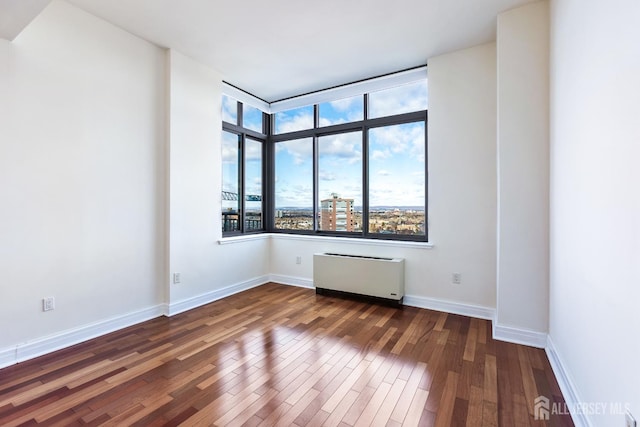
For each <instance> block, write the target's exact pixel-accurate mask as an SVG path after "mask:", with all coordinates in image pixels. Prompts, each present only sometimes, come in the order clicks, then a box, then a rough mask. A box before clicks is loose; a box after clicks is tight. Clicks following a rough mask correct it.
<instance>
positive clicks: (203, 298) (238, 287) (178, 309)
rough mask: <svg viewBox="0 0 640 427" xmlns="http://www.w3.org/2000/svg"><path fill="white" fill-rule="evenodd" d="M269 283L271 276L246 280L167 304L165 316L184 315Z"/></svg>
mask: <svg viewBox="0 0 640 427" xmlns="http://www.w3.org/2000/svg"><path fill="white" fill-rule="evenodd" d="M269 281H270V280H269V276H267V275H265V276H259V277H255V278H253V279H250V280H245V281H244V282H240V283H236V284H235V285H231V286H227V287H225V288H222V289H216V290H213V291H211V292H207V293H204V294H201V295H197V296H195V297H191V298H187V299H184V300H182V301H178V302H175V303H172V304H167V306H166V309H165V313H164V314H165V316H168V317H171V316H175V315H176V314H180V313H184V312H185V311H189V310H192V309H194V308H198V307H200V306H203V305H205V304H209V303H211V302H214V301H217V300H219V299H222V298H225V297H228V296H231V295H234V294H237V293H238V292H242V291H246V290H248V289H251V288H255V287H257V286H260V285H264V284H265V283H268V282H269Z"/></svg>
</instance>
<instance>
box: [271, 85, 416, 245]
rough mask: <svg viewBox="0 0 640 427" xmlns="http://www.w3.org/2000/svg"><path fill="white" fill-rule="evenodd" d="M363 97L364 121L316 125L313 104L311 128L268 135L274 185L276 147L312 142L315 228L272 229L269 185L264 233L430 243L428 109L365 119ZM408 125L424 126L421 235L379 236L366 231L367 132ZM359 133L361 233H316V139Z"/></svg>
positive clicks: (316, 107) (367, 197) (365, 97)
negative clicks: (267, 214) (301, 140)
mask: <svg viewBox="0 0 640 427" xmlns="http://www.w3.org/2000/svg"><path fill="white" fill-rule="evenodd" d="M362 96H363V97H364V117H365V118H364V119H363V120H358V121H353V122H348V123H340V124H336V125H330V126H324V127H320V126H319V105H320V104H319V103H317V104H314V106H313V108H314V127H313V128H311V129H305V130H299V131H295V132H288V133H280V134H276V135H271V134H270V135H269V136H268V140H267V149H268V153H267V158H268V159H269V160H268V161H269V168H268V169H269V171H268V176H267V181H268V182H269V183H273V182H275V146H276V144H278V143H279V142H284V141H290V140H295V139H302V138H312V140H313V217H314V228H313V230H294V229H282V228H276V227H275V218H274V216H275V215H274V213H275V208H276V207H275V188H274V186H273V185H272V186H270V187H269V190H270V192H269V193H268V194H267V211H268V212H269V213H270V218H269V222H268V224H267V231H268V232H270V233H279V234H300V235H311V236H332V237H346V238H366V239H377V240H396V241H411V242H428V241H429V227H428V221H429V218H428V191H429V190H428V189H429V185H428V179H429V178H428V177H429V175H428V164H429V162H428V149H427V148H428V126H427V123H428V110H419V111H414V112H409V113H402V114H395V115H391V116H384V117H377V118H374V119H369V118H368V94H364V95H362ZM270 120H271V122H272V125H273V120H275V114H272V115H271V116H270ZM407 123H424V141H425V147H424V149H425V161H424V177H425V186H424V215H425V224H424V231H425V232H424V234H411V235H407V234H382V233H371V232H369V130H370V129H375V128H380V127H386V126H393V125H401V124H407ZM356 131H361V132H362V138H363V141H362V231H353V232H347V231H329V230H319V224H318V221H319V220H318V218H319V215H318V214H319V211H320V206H319V200H318V172H319V171H318V155H319V154H318V138H320V137H322V136H328V135H337V134H342V133H349V132H356Z"/></svg>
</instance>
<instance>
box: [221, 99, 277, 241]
mask: <svg viewBox="0 0 640 427" xmlns="http://www.w3.org/2000/svg"><path fill="white" fill-rule="evenodd" d="M222 118H223V122H222V129H223V130H222V232H223V235H232V234H236V233H248V232H260V231H264V230H265V222H264V185H263V182H264V175H265V168H264V152H265V141H266V137H267V135H266V132H265V123H266V121H265V118H264V113H263V112H262V111H260V110H259V109H257V108H255V107H251V106H249V105H248V104H244V103H242V102H239V101H237V100H235V99H233V98H231V97H229V96H226V95H223V98H222Z"/></svg>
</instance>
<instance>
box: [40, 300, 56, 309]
mask: <svg viewBox="0 0 640 427" xmlns="http://www.w3.org/2000/svg"><path fill="white" fill-rule="evenodd" d="M55 308H56V300H55V298H54V297H46V298H42V311H51V310H54V309H55Z"/></svg>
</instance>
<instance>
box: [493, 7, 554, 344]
mask: <svg viewBox="0 0 640 427" xmlns="http://www.w3.org/2000/svg"><path fill="white" fill-rule="evenodd" d="M497 53H498V55H497V56H498V57H497V59H498V267H497V270H498V273H497V276H498V284H497V312H496V324H495V325H494V326H495V327H496V333H497V334H500V333H501V331H502V328H504V327H506V328H516V329H519V330H529V331H534V332H537V333H542V334H546V332H547V330H548V318H549V309H548V307H549V3H548V2H546V1H543V2H537V3H532V4H529V5H526V6H523V7H519V8H517V9H513V10H510V11H508V12H504V13H501V14H500V15H498V29H497ZM544 342H545V341H544V336H543V338H542V340H541V343H540V345H544Z"/></svg>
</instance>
